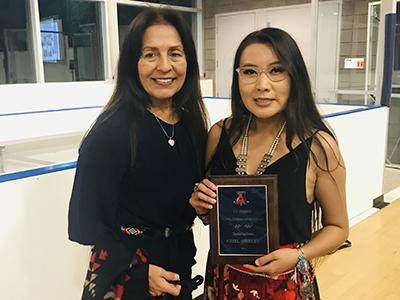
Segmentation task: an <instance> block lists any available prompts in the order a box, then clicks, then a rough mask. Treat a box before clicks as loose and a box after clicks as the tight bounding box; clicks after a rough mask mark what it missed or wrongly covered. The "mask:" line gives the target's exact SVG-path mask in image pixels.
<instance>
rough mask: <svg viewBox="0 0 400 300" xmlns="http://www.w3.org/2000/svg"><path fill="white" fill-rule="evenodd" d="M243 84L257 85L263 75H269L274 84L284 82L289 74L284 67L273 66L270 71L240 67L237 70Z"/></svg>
mask: <svg viewBox="0 0 400 300" xmlns="http://www.w3.org/2000/svg"><path fill="white" fill-rule="evenodd" d="M235 71H236V72H238V74H239V78H240V80H241V81H242V82H243V83H255V82H256V81H257V80H258V78H260V75H261V73H264V74H265V75H267V77H268V78H269V80H271V81H273V82H278V81H282V80H284V79H286V78H287V76H288V72H287V71H286V70H285V68H283V67H282V66H279V65H278V66H276V65H275V66H272V67H270V68H268V69H260V68H257V67H239V68H237V69H236V70H235Z"/></svg>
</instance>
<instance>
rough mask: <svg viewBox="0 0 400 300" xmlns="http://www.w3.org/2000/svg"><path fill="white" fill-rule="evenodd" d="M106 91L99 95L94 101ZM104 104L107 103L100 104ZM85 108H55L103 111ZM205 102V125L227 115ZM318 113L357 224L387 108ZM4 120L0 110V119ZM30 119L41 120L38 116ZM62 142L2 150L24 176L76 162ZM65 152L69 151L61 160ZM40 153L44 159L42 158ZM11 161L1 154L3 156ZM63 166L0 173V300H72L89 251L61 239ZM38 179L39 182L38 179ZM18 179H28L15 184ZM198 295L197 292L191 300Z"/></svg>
mask: <svg viewBox="0 0 400 300" xmlns="http://www.w3.org/2000/svg"><path fill="white" fill-rule="evenodd" d="M92 88H94V87H93V86H92V87H91V89H92ZM1 89H3V86H1ZM100 89H101V88H100ZM106 91H107V89H106V88H104V90H102V92H101V94H103V93H105V92H106ZM89 92H90V91H88V93H89ZM92 92H93V95H95V94H96V93H97V91H95V90H93V91H92ZM99 93H100V92H99ZM87 96H88V95H86V97H87ZM102 96H103V95H102ZM66 98H67V97H66ZM94 98H96V97H94ZM106 98H108V96H107V97H105V96H104V99H106ZM49 101H50V100H49ZM91 101H92V100H90V101H88V102H84V103H82V104H80V103H75V104H74V105H69V104H70V103H67V104H68V105H67V104H66V103H65V102H63V104H62V105H61V104H60V106H59V107H58V108H65V107H77V106H78V105H81V106H90V105H102V104H103V103H100V100H99V99H97V100H96V101H95V100H93V102H91ZM97 101H98V102H97ZM8 102H11V101H7V103H8ZM22 102H23V101H22V100H21V103H22ZM205 102H206V105H207V107H208V109H209V112H210V119H211V123H215V122H216V121H218V120H219V119H221V118H223V117H225V116H227V115H229V110H230V108H229V107H230V100H229V99H216V98H206V99H205ZM46 105H50V104H49V103H46ZM46 105H44V104H43V107H39V106H36V107H35V108H32V107H31V108H28V107H27V106H24V105H23V104H14V106H13V107H11V105H10V107H9V108H8V109H9V110H7V113H11V112H15V111H27V110H28V109H32V110H47V109H48V108H49V106H46ZM54 105H55V104H54V102H52V103H51V106H50V108H52V109H53V108H55V106H54ZM63 105H64V106H63ZM13 109H15V110H14V111H13ZM320 110H321V112H323V114H325V115H327V118H326V120H327V122H328V123H329V124H330V125H331V127H332V128H333V130H334V131H335V133H336V135H337V138H338V141H339V144H340V147H341V150H342V154H343V156H344V159H345V163H346V167H347V174H348V176H347V204H348V210H349V217H350V219H351V220H355V219H360V218H361V219H362V218H363V216H366V215H368V214H369V213H371V212H373V211H374V209H373V208H372V203H373V199H375V198H377V197H379V196H381V194H382V178H383V169H384V158H385V145H386V132H387V118H388V108H386V107H378V108H373V109H370V108H368V107H363V106H360V107H358V106H343V105H329V104H326V105H320ZM4 112H5V111H3V106H2V111H1V112H0V114H1V113H4ZM331 113H334V114H336V115H331ZM44 114H49V113H44ZM50 114H51V113H50ZM36 116H37V117H40V118H42V117H44V116H42V115H41V114H36ZM65 116H66V118H65V119H64V120H65V122H71V116H68V117H67V114H65ZM93 117H94V116H92V118H93ZM88 118H89V117H88ZM1 119H2V117H1V116H0V132H1V130H3V129H4V128H1ZM60 119H61V120H62V119H63V118H62V117H60ZM74 120H75V119H72V121H74ZM21 122H22V121H21ZM61 123H62V122H61ZM30 124H31V125H30V126H33V125H32V123H30ZM82 126H84V125H82ZM63 134H65V132H64V133H63ZM79 134H81V133H77V137H79V138H80V136H79ZM39 135H40V134H39ZM69 138H70V139H71V140H70V146H69V147H70V148H68V145H61V146H60V147H56V146H54V145H53V144H52V139H51V138H46V139H45V140H44V141H42V140H40V139H39V140H40V141H39V143H40V145H43V146H41V147H39V146H37V145H36V144H35V141H34V140H32V139H28V142H27V143H26V144H22V145H17V146H13V145H10V146H9V147H10V149H11V150H18V151H20V153H21V157H22V159H25V162H30V163H31V164H30V165H29V167H28V168H26V166H27V165H28V164H26V165H24V164H21V165H19V166H18V168H19V169H21V168H22V169H29V168H31V167H32V166H34V167H43V165H41V164H40V162H42V163H43V162H46V161H48V162H51V163H60V162H65V161H70V162H71V161H74V160H75V159H76V148H77V145H78V144H79V138H76V137H75V138H72V137H69ZM56 140H57V139H56ZM63 140H64V139H63ZM57 141H58V142H60V140H57ZM0 143H1V140H0ZM26 145H28V146H26ZM71 145H72V146H71ZM12 147H15V148H12ZM35 147H36V148H35ZM30 148H32V149H33V150H30ZM65 148H68V149H69V151H66V152H65ZM46 149H51V151H48V152H46V151H45V150H46ZM63 149H64V150H63ZM43 151H44V152H43ZM63 151H64V152H63ZM11 152H12V151H11ZM11 154H12V153H10V152H7V151H5V156H7V155H11ZM11 156H12V155H11ZM6 158H7V157H6ZM17 159H18V158H15V157H14V158H13V159H9V160H8V159H6V164H7V163H8V162H9V161H14V164H15V161H16V160H17ZM34 162H35V163H34ZM66 166H67V167H66V169H65V170H58V169H57V166H56V167H55V168H52V167H44V168H42V169H40V168H39V169H36V171H35V172H36V173H35V172H32V174H33V175H32V174H30V175H32V176H29V172H30V171H29V170H28V171H26V172H19V173H18V172H15V173H14V171H10V172H8V173H3V174H1V173H0V253H1V254H2V255H1V256H0V265H1V266H2V268H1V270H0V281H1V282H2V286H4V287H7V288H6V289H3V291H2V299H13V300H25V299H30V300H39V299H40V300H42V299H57V300H71V299H79V297H80V293H81V289H82V283H83V280H84V276H85V272H86V267H87V265H88V253H89V249H88V247H83V246H79V245H77V244H75V243H72V242H69V241H68V239H67V208H68V201H69V195H70V191H71V187H72V181H73V175H74V164H73V163H72V164H66ZM27 172H28V174H27ZM41 172H42V173H45V174H40V173H41ZM47 172H52V173H47ZM35 174H36V175H35ZM24 176H28V177H26V178H19V179H18V177H24ZM194 234H195V239H196V244H197V248H198V253H197V256H196V261H197V264H196V265H195V267H194V269H193V274H204V269H205V261H206V257H207V251H208V245H209V244H208V228H207V227H204V226H203V225H202V224H201V222H197V223H196V225H195V229H194ZM201 292H202V290H201V289H198V290H197V291H196V292H195V293H194V296H197V295H199V294H201Z"/></svg>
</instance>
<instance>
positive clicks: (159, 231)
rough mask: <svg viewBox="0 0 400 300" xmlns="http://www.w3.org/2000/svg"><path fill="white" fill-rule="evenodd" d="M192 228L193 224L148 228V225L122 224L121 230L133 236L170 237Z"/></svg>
mask: <svg viewBox="0 0 400 300" xmlns="http://www.w3.org/2000/svg"><path fill="white" fill-rule="evenodd" d="M190 230H192V225H190V226H189V225H188V226H185V227H182V228H172V227H165V228H146V227H136V226H131V227H125V226H121V231H122V232H124V233H126V234H128V235H133V236H151V237H161V238H165V239H168V238H170V237H171V236H178V235H181V234H183V233H185V232H188V231H190Z"/></svg>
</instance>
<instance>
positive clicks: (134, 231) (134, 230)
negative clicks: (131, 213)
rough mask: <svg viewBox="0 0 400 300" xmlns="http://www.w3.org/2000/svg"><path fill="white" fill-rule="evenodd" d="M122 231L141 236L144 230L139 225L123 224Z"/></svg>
mask: <svg viewBox="0 0 400 300" xmlns="http://www.w3.org/2000/svg"><path fill="white" fill-rule="evenodd" d="M121 231H122V232H123V233H126V234H127V235H134V236H141V235H143V233H144V230H143V229H141V228H137V227H124V226H121Z"/></svg>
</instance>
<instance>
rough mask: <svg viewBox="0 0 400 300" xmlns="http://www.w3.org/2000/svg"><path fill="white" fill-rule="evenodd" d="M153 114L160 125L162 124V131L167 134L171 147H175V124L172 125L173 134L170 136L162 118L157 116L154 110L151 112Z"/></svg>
mask: <svg viewBox="0 0 400 300" xmlns="http://www.w3.org/2000/svg"><path fill="white" fill-rule="evenodd" d="M149 111H150V110H149ZM150 112H151V111H150ZM151 114H152V115H153V116H154V118H155V119H156V121H157V123H158V125H160V127H161V129H162V131H163V132H164V134H165V136H166V137H167V139H168V144H169V145H170V146H171V147H173V146H174V145H175V140H174V135H175V124H173V125H172V134H171V135H170V136H169V135H168V133H167V131H166V130H165V129H164V126H162V124H161V122H160V120H159V119H158V117H157V116H156V115H155V114H154V113H153V112H151Z"/></svg>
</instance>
